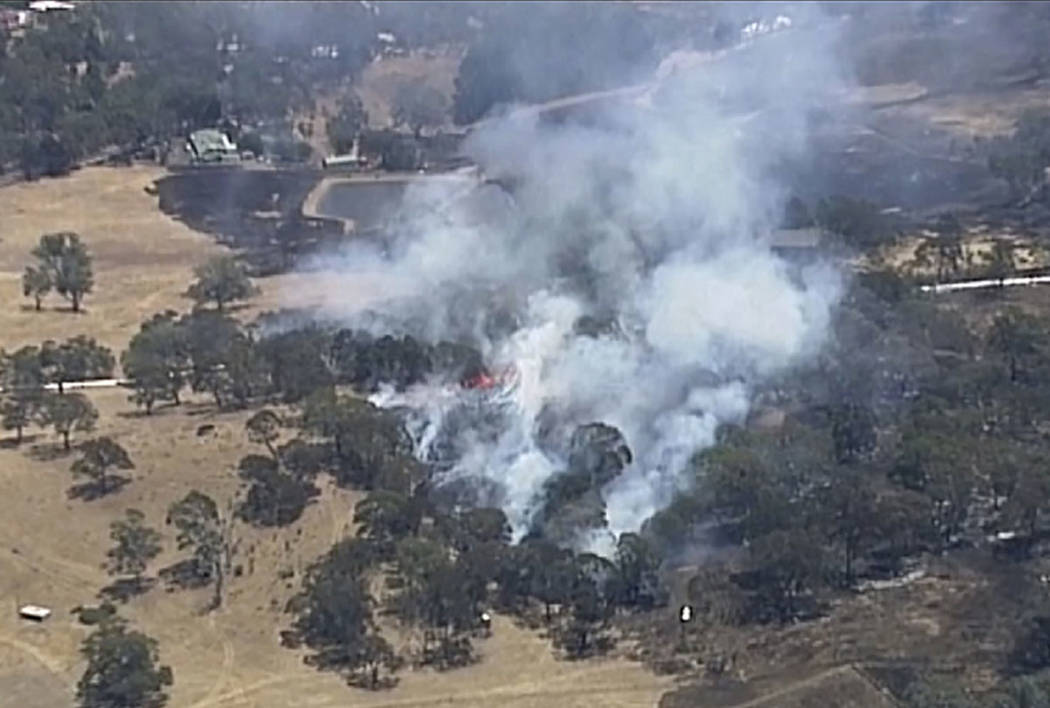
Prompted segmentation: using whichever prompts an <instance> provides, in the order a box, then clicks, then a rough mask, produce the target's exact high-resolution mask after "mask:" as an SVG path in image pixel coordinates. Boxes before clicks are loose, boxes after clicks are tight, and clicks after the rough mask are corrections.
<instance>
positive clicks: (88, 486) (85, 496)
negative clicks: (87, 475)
mask: <svg viewBox="0 0 1050 708" xmlns="http://www.w3.org/2000/svg"><path fill="white" fill-rule="evenodd" d="M130 482H131V477H121V476H118V475H107V477H106V484H105V486H103V485H101V484H99V483H98V482H96V481H95V480H91V481H90V482H83V483H81V484H74V485H73V486H72V487H70V488H69V491H68V492H66V496H67V497H69V498H70V499H81V500H83V501H86V502H89V501H95V500H96V499H101V498H102V497H104V496H107V495H110V494H116V493H117V492H119V491H120V490H121V489H123V488H124V486H125V485H126V484H128V483H130Z"/></svg>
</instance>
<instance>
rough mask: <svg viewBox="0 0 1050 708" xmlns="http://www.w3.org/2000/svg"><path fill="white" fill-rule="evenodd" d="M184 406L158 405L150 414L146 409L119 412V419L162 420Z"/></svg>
mask: <svg viewBox="0 0 1050 708" xmlns="http://www.w3.org/2000/svg"><path fill="white" fill-rule="evenodd" d="M181 407H182V406H176V405H175V404H174V403H158V404H156V405H154V406H153V410H152V411H151V412H150V413H147V412H146V409H144V408H136V409H135V410H133V411H118V412H117V417H118V418H129V419H131V420H141V419H146V420H151V419H153V418H162V417H164V416H165V415H168V414H170V413H171V412H172V411H173V410H174V409H176V408H181Z"/></svg>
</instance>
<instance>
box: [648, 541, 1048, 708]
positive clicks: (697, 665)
mask: <svg viewBox="0 0 1050 708" xmlns="http://www.w3.org/2000/svg"><path fill="white" fill-rule="evenodd" d="M1043 567H1044V562H1042V561H1031V562H1029V563H1015V562H1011V561H1004V560H995V559H993V558H992V557H991V554H990V553H988V552H987V551H973V552H966V553H962V554H957V555H956V556H953V557H951V558H948V559H932V560H931V561H930V562H929V567H928V574H927V575H926V576H925V577H923V578H920V579H918V580H915V581H913V582H911V583H909V584H906V585H903V586H901V587H895V588H887V589H881V590H867V591H865V592H849V593H842V594H841V595H839V596H837V597H833V598H827V605H826V612H825V613H824V614H823V616H821V617H820V618H818V619H815V620H810V621H805V622H799V623H797V624H788V625H767V626H755V625H750V626H743V627H730V626H721V625H715V624H707V625H703V624H698V625H696V626H693V627H691V628H690V630H689V631H688V632H687V633H686V634H685V640H684V643H683V642H682V639H681V636H682V635H680V633H679V631H680V630H679V627H678V626H677V622H676V621H675V618H674V617H673V616H672V615H673V609H672V610H666V611H665V612H664V613H663V615H666V616H663V615H661V616H660V618H659V619H656V620H655V621H654V618H649V619H648V621H647V623H646V625H644V626H643V625H641V624H639V625H637V626H636V630H635V631H637V632H638V633H640V634H641V635H642V639H641V641H640V645H639V646H640V647H641V649H640V652H641V653H642V654H644V655H645V656H643V657H642V658H643V660H645V661H646V662H647V663H650V664H651V665H660V664H664V665H668V663H669V662H670V661H671V660H673V659H677V661H678V662H680V664H681V668H685V667H686V666H692V667H693V668H691V669H689V670H687V671H686V672H685V674H684V675H683V678H684V679H685V681H684V682H683V685H680V686H679V687H678V688H676V689H674V690H672V691H669V692H668V693H667V694H665V696H664V698H663V699H662V701H661V704H660V705H661V706H662V707H663V708H679V707H681V708H684V707H685V706H698V705H702V706H714V707H723V706H724V707H726V708H728V707H729V706H734V707H738V706H745V705H755V706H759V705H761V706H767V705H768V706H774V705H776V706H808V705H814V706H816V705H835V706H858V708H867V707H869V706H870V707H871V708H874V707H876V706H884V705H893V703H891V702H887V700H888V699H886V698H885V697H884V692H890V693H895V694H897V695H898V696H899V695H900V694H901V693H903V692H904V691H905V690H906V689H907V688H908V686H909V684H910V682H911V681H912V680H914V678H915V672H916V670H921V671H925V672H930V673H934V674H942V675H947V676H952V677H955V678H958V679H960V680H962V681H963V682H965V683H966V684H967V685H969V686H971V687H973V688H976V689H978V690H981V689H987V688H990V687H991V686H992V685H994V683H995V682H996V681H997V680H998V679H1000V678H1002V676H1003V671H1004V669H1005V666H1006V656H1007V654H1008V652H1009V651H1010V649H1011V647H1012V641H1013V637H1014V636H1016V634H1017V633H1018V632H1020V630H1021V629H1022V628H1023V627H1024V626H1026V623H1027V621H1028V620H1029V619H1030V618H1031V616H1032V615H1033V614H1036V613H1038V611H1039V610H1040V609H1041V608H1045V605H1046V597H1045V596H1046V590H1045V587H1044V586H1043V585H1042V584H1041V583H1039V582H1038V580H1037V577H1038V575H1039V573H1040V572H1045V571H1044V570H1042V569H1043ZM672 607H677V604H675V603H672ZM646 647H647V648H648V649H646ZM726 657H728V658H730V659H732V660H733V661H731V663H730V664H729V665H728V668H727V669H726V670H724V671H722V672H718V673H716V672H715V671H714V670H713V667H714V666H715V665H716V664H717V663H719V662H720V661H722V660H723V659H724V658H726ZM705 659H706V663H705ZM843 667H854V668H855V669H856V670H858V671H859V672H860V679H863V680H862V681H860V682H859V683H858V680H859V679H858V678H857V676H854V675H853V674H843V673H842V672H841V671H840V670H841V669H843ZM831 677H834V681H831V682H830V683H828V680H829V679H830V678H831ZM862 684H868V687H867V688H865V687H864V686H863V685H862ZM831 686H835V687H836V688H834V692H833V693H828V691H830V690H831V688H830V687H831ZM871 686H878V687H879V688H880V689H882V691H880V690H872V689H871ZM789 694H790V695H791V699H790V700H788V697H789ZM777 696H781V697H783V700H772V699H773V698H774V697H777ZM832 696H834V700H830V701H829V700H828V699H829V697H832ZM820 697H823V699H824V700H823V702H821V701H820V700H816V698H820Z"/></svg>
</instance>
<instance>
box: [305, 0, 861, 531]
mask: <svg viewBox="0 0 1050 708" xmlns="http://www.w3.org/2000/svg"><path fill="white" fill-rule="evenodd" d="M802 9H803V10H808V11H809V12H810V13H811V14H812V16H810V17H804V16H800V15H792V16H791V18H790V23H784V22H783V21H782V20H781V21H780V22H779V24H777V25H776V29H777V30H779V31H778V32H769V33H768V34H767V35H764V36H758V37H750V38H749V41H748V42H747V43H746V44H744V45H741V46H738V47H735V48H733V49H732V50H729V51H725V52H723V54H722V55H711V54H708V55H704V54H699V53H691V52H676V53H675V54H672V55H671V56H669V57H668V59H667V61H665V62H664V63H663V64H662V65H661V67H660V69H659V70H658V71H657V77H658V79H659V80H658V81H656V80H654V82H653V84H651V85H650V86H648V87H647V88H646V89H645V90H644V91H640V92H638V93H636V94H634V95H632V96H631V97H629V98H627V99H622V100H617V101H610V102H609V103H608V104H607V105H605V106H603V107H602V108H600V109H597V110H593V109H592V110H591V111H589V112H588V114H587V118H586V121H583V120H573V119H568V120H564V121H562V122H558V123H553V122H549V121H548V122H543V121H541V120H539V119H538V118H537V117H536V114H535V113H531V114H530V113H527V112H518V113H515V111H513V110H511V111H507V112H506V114H505V117H503V118H501V119H499V120H495V121H489V122H487V123H486V124H485V125H484V127H483V128H480V129H479V130H477V131H475V132H474V133H473V134H472V135H471V136H470V137H469V138H468V141H467V146H466V149H467V152H468V154H469V155H470V156H471V157H472V158H473V159H474V160H475V161H476V163H477V164H478V165H479V166H480V167H481V169H482V171H483V173H484V174H485V175H486V177H488V178H491V179H492V180H494V181H495V182H498V183H499V184H502V185H510V194H508V192H507V191H504V189H503V188H502V187H500V186H497V184H493V183H492V182H489V183H486V184H484V185H478V184H473V183H471V182H467V181H464V180H450V179H434V180H432V181H428V180H423V181H420V182H418V183H414V184H412V185H411V186H410V187H409V188H408V189H407V190H406V192H405V194H404V196H403V198H402V199H401V202H400V205H399V208H398V211H397V217H396V219H394V220H392V221H391V223H390V224H389V225H388V234H387V236H388V243H387V247H386V248H385V250H384V251H383V252H382V253H379V252H377V251H372V250H371V249H369V248H368V247H366V246H362V245H360V244H358V245H356V246H354V247H353V248H352V249H350V250H347V251H345V252H343V253H341V254H338V255H329V256H327V257H326V259H325V263H324V266H325V267H326V268H329V269H334V270H337V271H338V272H339V273H340V277H341V278H343V279H344V281H345V283H346V285H347V287H350V285H351V284H352V283H353V282H354V281H355V279H359V278H362V277H365V276H367V277H368V278H369V282H376V283H382V282H384V281H385V282H389V283H391V294H396V297H391V298H390V299H388V300H385V301H383V302H380V303H378V304H377V303H376V302H374V301H373V302H370V303H369V308H370V309H369V310H368V312H365V311H364V310H362V309H360V308H358V307H356V306H355V305H354V303H349V302H344V303H340V302H330V303H329V309H330V310H331V312H330V313H329V314H331V315H334V316H337V317H340V318H342V319H343V320H344V321H346V322H348V324H350V325H351V326H362V327H368V328H370V329H373V330H380V331H389V330H390V329H392V328H394V329H400V330H402V331H407V332H410V333H412V334H413V335H416V336H420V337H425V338H429V339H432V340H437V339H446V340H453V341H465V342H468V343H471V344H473V345H474V346H476V347H478V348H479V349H480V350H481V351H482V353H483V354H484V356H485V358H486V361H487V364H488V366H489V368H490V369H491V370H492V371H500V370H502V369H503V368H504V367H513V368H514V370H515V372H516V373H515V374H514V383H513V385H512V386H508V387H507V388H504V389H499V390H497V391H496V392H495V393H491V394H486V393H477V392H469V391H464V390H462V389H459V388H458V387H456V386H449V385H445V384H440V383H437V382H435V383H433V384H430V385H425V386H418V387H416V388H414V389H411V390H409V391H405V392H400V393H395V392H393V391H383V392H381V393H380V394H378V395H376V396H375V397H374V401H375V402H377V403H378V404H380V405H383V406H394V405H397V406H405V407H406V409H407V410H409V411H410V413H409V424H410V427H411V430H412V432H413V434H414V435H415V436H416V440H417V444H418V446H419V454H420V455H421V456H424V457H426V458H428V459H430V460H432V461H433V460H439V461H440V462H441V469H442V470H443V471H442V472H441V474H442V475H444V479H445V480H446V481H451V480H457V479H458V480H468V481H469V484H470V486H472V487H473V488H474V489H475V492H476V494H477V495H479V496H481V497H484V498H483V499H482V500H481V501H483V502H486V503H498V504H501V505H502V507H503V508H504V510H505V511H506V512H507V514H508V517H509V519H510V520H511V523H512V525H513V527H514V530H515V533H516V534H517V535H519V536H520V535H521V534H522V533H524V532H526V531H527V530H528V529H529V527H530V524H531V523H532V522H533V521H534V517H535V514H536V513H537V510H538V504H539V496H540V494H541V491H542V488H543V484H544V482H545V481H547V480H549V479H551V478H552V477H554V476H555V475H558V474H560V473H562V472H563V471H564V470H565V467H566V460H567V453H566V444H567V439H568V436H569V435H570V434H571V432H572V430H573V429H574V428H575V426H577V425H581V424H586V423H590V422H603V423H606V424H608V425H612V426H615V427H616V428H618V429H619V430H620V431H621V432H622V433H623V435H624V437H625V439H626V441H627V443H628V445H629V446H630V448H631V450H632V451H633V461H632V462H631V464H630V465H629V466H628V467H627V469H626V470H624V472H623V473H622V474H620V475H619V476H618V477H617V478H615V479H614V480H613V481H611V482H609V483H608V484H607V485H606V487H605V488H604V489H603V490H602V496H603V497H604V499H605V502H606V507H607V518H608V532H609V533H606V532H602V533H599V534H597V535H593V534H592V535H589V536H588V537H586V538H580V539H578V541H577V542H578V543H580V544H583V545H589V546H590V547H592V548H596V549H597V550H599V551H603V550H607V549H608V547H609V546H608V543H609V541H610V540H611V538H612V534H619V533H620V532H623V531H633V530H637V529H638V528H639V526H640V525H641V524H642V522H643V521H645V519H646V518H648V517H649V516H650V515H652V514H653V513H654V512H655V511H657V510H659V509H660V508H661V507H662V506H664V505H666V504H667V503H668V501H669V499H670V498H671V496H672V495H673V493H674V491H675V489H676V488H677V486H678V485H679V484H681V483H682V481H681V480H682V479H683V475H682V472H683V469H684V467H685V466H686V464H687V462H688V460H689V458H690V457H691V456H692V455H693V454H694V453H695V452H696V451H697V450H699V449H702V448H704V447H705V446H709V445H711V444H712V443H713V441H714V437H715V431H716V429H717V428H718V426H719V425H720V424H723V423H727V422H739V421H742V420H743V419H744V418H745V416H746V415H747V412H748V408H749V399H750V395H751V392H752V391H753V390H754V387H755V386H756V384H758V383H760V382H761V381H762V380H763V379H764V377H768V376H770V375H772V374H775V373H776V372H778V371H780V370H782V369H783V368H784V367H787V366H790V365H793V364H796V363H798V362H799V361H800V360H802V359H804V358H806V357H809V356H811V355H812V354H814V353H815V352H816V351H817V350H818V348H819V347H821V346H822V343H823V340H824V338H825V334H826V332H827V328H828V321H829V311H830V308H831V306H832V305H833V304H834V302H835V301H836V298H837V297H838V293H839V290H840V287H839V279H838V276H837V274H836V273H835V272H834V271H833V269H831V268H830V267H827V266H824V265H820V264H816V265H807V266H800V265H794V264H791V263H788V262H786V261H784V260H782V259H781V258H780V257H778V256H777V255H775V254H774V253H773V252H772V250H771V249H770V247H769V244H768V237H769V234H770V233H771V231H772V230H774V229H775V228H776V227H777V225H778V222H779V216H780V214H782V210H783V205H784V202H785V199H786V195H787V192H788V188H789V185H784V184H780V183H778V182H777V181H776V179H775V178H774V177H773V173H774V172H775V171H776V170H777V168H778V167H779V166H780V165H782V164H784V163H790V162H792V161H798V160H804V159H805V157H806V150H807V136H808V135H809V125H810V121H811V117H812V112H813V111H814V109H817V108H819V107H823V106H827V105H828V104H830V103H832V102H833V101H834V100H836V97H837V96H839V95H841V91H842V90H843V89H844V88H845V87H846V78H847V77H845V76H843V74H842V72H841V71H840V69H839V67H840V63H839V61H838V57H837V56H836V54H835V51H834V49H833V48H834V38H835V35H836V26H835V23H834V22H832V21H831V20H826V19H824V18H822V17H820V16H818V15H816V14H814V13H815V11H814V10H812V9H811V8H808V6H804V7H803V8H802ZM766 14H768V13H766ZM772 23H773V20H772V18H770V20H769V24H770V25H772ZM787 24H790V27H787ZM759 29H760V30H761V29H762V28H761V27H760V28H759ZM754 34H755V32H754V28H752V35H754ZM758 34H760V35H761V32H759V33H758ZM572 69H573V70H579V69H580V67H572ZM523 116H524V117H523ZM511 195H512V196H511ZM584 317H588V318H591V319H590V321H591V322H593V323H597V325H596V326H595V327H594V328H591V329H590V331H583V330H584V329H585V328H583V327H581V326H580V323H581V318H584ZM479 399H480V400H479Z"/></svg>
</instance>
